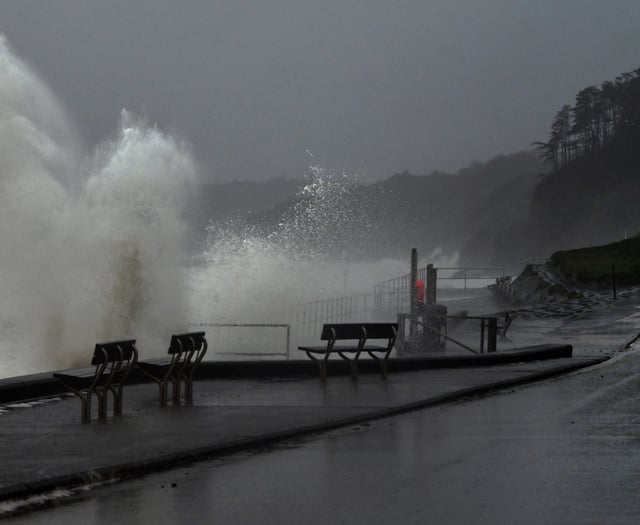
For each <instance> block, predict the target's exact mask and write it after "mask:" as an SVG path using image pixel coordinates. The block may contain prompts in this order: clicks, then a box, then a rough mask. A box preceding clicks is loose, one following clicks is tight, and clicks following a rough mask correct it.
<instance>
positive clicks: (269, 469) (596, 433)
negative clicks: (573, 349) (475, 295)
mask: <svg viewBox="0 0 640 525" xmlns="http://www.w3.org/2000/svg"><path fill="white" fill-rule="evenodd" d="M638 371H640V352H639V351H633V352H627V353H624V354H620V355H618V356H617V357H615V358H614V359H612V360H611V361H609V362H607V363H604V364H602V365H599V366H597V367H594V368H590V369H586V370H584V371H581V372H578V373H574V374H571V375H569V376H564V377H561V378H557V379H554V380H548V381H545V382H543V383H538V384H534V385H530V386H526V387H519V388H517V389H512V390H509V391H505V392H502V393H500V394H497V395H492V396H487V397H483V398H478V399H474V400H471V401H466V402H460V403H457V404H450V405H446V406H442V407H438V408H431V409H425V410H420V411H416V412H413V413H410V414H406V415H402V416H397V417H393V418H389V419H386V420H379V421H374V422H371V423H369V424H359V425H355V426H353V427H349V428H345V429H342V430H338V431H331V432H326V433H322V434H317V435H314V436H311V437H307V438H304V439H299V440H295V441H289V442H285V443H283V444H281V445H279V446H278V447H276V448H272V449H263V450H260V451H257V452H254V453H244V454H237V455H234V456H228V457H226V458H224V459H221V460H217V461H212V462H208V463H200V464H197V465H192V466H191V467H188V468H181V469H176V470H173V471H169V472H164V473H160V474H154V475H149V476H147V477H145V478H142V479H139V480H136V481H132V482H124V483H121V484H117V485H113V486H110V487H107V488H101V489H96V490H93V491H90V492H87V493H86V494H84V496H83V495H80V496H79V497H78V499H77V501H75V502H74V503H71V504H68V505H64V506H60V507H57V508H53V509H51V508H50V509H47V510H45V511H42V512H32V513H29V514H25V515H21V516H17V517H15V518H9V519H7V520H6V523H21V524H22V523H24V524H36V523H65V524H69V525H71V524H81V523H83V524H84V523H97V524H101V523H105V524H106V523H109V524H111V523H131V524H137V523H140V524H142V523H145V524H146V523H159V524H160V523H172V524H173V523H225V524H236V523H238V524H249V523H258V524H286V523H305V524H316V523H317V524H326V523H346V524H351V523H353V524H356V523H367V524H381V523H411V524H412V523H416V524H417V523H474V524H484V523H486V524H492V525H493V524H500V523H505V524H507V523H508V524H511V523H519V524H543V523H554V524H555V523H562V524H589V523H593V524H603V523H607V524H634V525H635V524H637V523H640V497H638V494H639V493H640V375H639V374H638ZM114 502H117V503H115V504H114Z"/></svg>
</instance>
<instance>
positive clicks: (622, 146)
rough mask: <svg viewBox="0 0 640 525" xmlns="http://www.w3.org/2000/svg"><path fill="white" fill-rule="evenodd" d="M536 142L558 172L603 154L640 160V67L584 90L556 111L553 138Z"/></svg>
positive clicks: (637, 161) (619, 158)
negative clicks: (584, 159)
mask: <svg viewBox="0 0 640 525" xmlns="http://www.w3.org/2000/svg"><path fill="white" fill-rule="evenodd" d="M533 145H535V146H536V147H537V149H538V150H539V152H540V158H541V159H542V160H543V161H545V162H546V163H548V164H550V165H551V166H552V167H553V170H554V171H557V170H559V169H561V168H563V167H564V166H567V165H568V164H569V163H572V162H574V161H576V160H578V159H581V158H585V157H589V156H594V155H603V154H604V156H607V155H610V156H612V157H613V156H616V157H617V160H618V161H619V162H625V163H627V164H629V163H633V164H635V163H640V153H639V152H640V68H638V69H636V70H634V71H631V72H630V73H623V74H621V75H619V76H618V77H617V78H616V79H615V80H614V81H606V82H603V83H602V84H601V85H600V86H599V87H598V86H589V87H586V88H584V89H582V90H581V91H580V92H579V93H578V94H577V95H576V100H575V105H574V106H573V107H571V106H569V105H564V106H563V107H562V108H561V109H560V111H558V113H556V116H555V117H554V119H553V122H552V124H551V131H550V133H549V140H548V141H547V142H535V143H534V144H533Z"/></svg>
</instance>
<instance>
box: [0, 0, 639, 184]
mask: <svg viewBox="0 0 640 525" xmlns="http://www.w3.org/2000/svg"><path fill="white" fill-rule="evenodd" d="M639 27H640V2H639V1H638V0H611V1H609V2H603V1H602V0H597V1H596V0H536V1H531V0H482V1H477V2H472V1H469V0H393V1H392V0H322V1H314V2H311V1H308V0H253V1H248V0H181V1H179V2H178V1H175V0H173V1H170V0H102V1H97V0H40V1H36V0H0V33H4V34H5V35H6V37H7V39H8V42H9V45H10V46H11V47H12V49H13V50H14V52H15V53H16V54H17V55H18V56H19V57H20V58H21V59H23V60H25V61H26V62H28V63H29V64H31V65H32V66H33V67H34V68H35V70H36V71H37V72H38V73H39V74H40V75H41V77H42V78H43V79H44V80H45V82H46V83H47V84H48V85H49V86H50V87H51V89H52V90H53V91H54V92H55V93H56V95H57V96H58V97H59V98H60V100H61V101H62V103H63V104H64V105H65V107H66V109H67V110H68V112H69V113H70V115H71V117H72V118H73V119H74V120H75V122H76V124H77V126H78V129H79V131H80V133H81V134H82V136H83V137H84V140H85V142H86V144H87V145H88V147H91V146H92V145H94V144H96V143H97V142H99V141H101V140H103V139H105V138H109V136H110V135H111V134H113V133H115V131H116V128H117V122H118V120H119V118H120V111H121V109H122V108H126V109H128V110H129V111H131V112H133V113H135V114H137V115H139V116H142V117H144V118H146V119H147V120H148V121H149V122H150V123H152V124H153V123H157V124H158V126H159V127H160V128H162V129H164V130H169V131H172V132H175V133H176V134H177V135H179V136H181V137H183V138H185V139H186V140H187V141H189V142H190V143H191V144H192V146H193V150H194V153H195V155H196V158H197V159H198V160H199V162H200V163H201V165H202V168H203V173H204V174H205V176H206V177H207V178H209V179H210V180H212V181H227V180H232V179H244V180H262V179H267V178H270V177H276V176H280V175H287V176H290V177H299V176H302V175H303V174H304V172H305V170H306V169H307V168H308V166H309V165H310V164H315V163H319V164H321V165H324V166H327V167H331V168H335V169H338V170H345V171H348V172H353V173H356V174H359V175H360V176H361V177H364V178H379V177H386V176H389V175H391V174H393V173H395V172H399V171H404V170H405V169H407V170H409V171H410V172H412V173H429V172H431V171H433V170H442V171H455V170H458V169H460V168H462V167H464V166H466V165H467V164H469V163H470V162H471V161H473V160H479V161H483V160H488V159H490V158H492V157H494V156H495V155H498V154H504V153H512V152H515V151H519V150H522V149H528V148H529V147H530V143H531V142H533V141H537V140H545V139H546V138H547V133H548V129H549V125H550V123H551V120H552V118H553V116H554V114H555V113H556V111H557V110H558V109H559V108H560V107H561V106H562V105H563V104H567V103H568V104H572V103H573V102H574V97H575V95H576V93H577V92H578V91H579V90H580V89H582V88H584V87H587V86H589V85H594V84H600V83H601V82H602V81H604V80H612V79H614V78H615V77H616V76H617V75H618V74H620V73H623V72H626V71H631V70H633V69H636V68H638V67H640V30H638V28H639Z"/></svg>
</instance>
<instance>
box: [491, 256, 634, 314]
mask: <svg viewBox="0 0 640 525" xmlns="http://www.w3.org/2000/svg"><path fill="white" fill-rule="evenodd" d="M489 289H490V290H491V291H492V292H493V293H495V295H496V296H497V297H498V298H499V299H500V300H501V301H502V302H503V303H504V305H505V307H506V308H505V310H506V311H509V312H510V313H511V314H513V315H515V316H517V317H520V318H524V319H527V318H529V319H531V318H534V319H535V318H548V317H570V318H571V317H579V316H581V315H584V314H585V313H590V312H594V311H597V310H600V309H602V308H606V307H608V306H610V305H611V304H613V303H614V302H615V301H617V300H626V299H633V298H634V297H637V298H638V299H639V300H640V287H637V286H635V287H624V288H621V289H618V290H617V291H616V293H615V298H614V291H613V287H609V288H603V287H595V286H593V287H587V286H584V285H580V284H578V283H575V282H570V281H569V280H567V279H565V278H564V277H563V276H562V275H561V274H560V273H559V272H558V271H557V270H556V269H555V268H554V266H553V264H552V263H551V262H546V263H543V264H529V265H527V266H526V267H525V269H524V270H523V271H522V272H521V273H520V274H519V275H518V276H517V277H516V278H512V277H511V276H506V277H501V278H498V279H496V283H495V284H493V285H490V286H489Z"/></svg>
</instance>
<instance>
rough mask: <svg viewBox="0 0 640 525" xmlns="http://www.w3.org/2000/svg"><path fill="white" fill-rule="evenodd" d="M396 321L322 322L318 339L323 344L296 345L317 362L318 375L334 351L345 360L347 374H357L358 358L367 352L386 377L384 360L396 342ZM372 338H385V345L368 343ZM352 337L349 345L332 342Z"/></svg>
mask: <svg viewBox="0 0 640 525" xmlns="http://www.w3.org/2000/svg"><path fill="white" fill-rule="evenodd" d="M397 332H398V323H340V324H325V325H324V326H323V327H322V333H321V334H320V339H321V340H322V341H326V342H327V344H326V345H325V346H299V347H298V350H302V351H303V352H306V354H307V356H308V357H309V358H310V359H311V360H313V361H315V362H316V363H318V366H319V367H320V379H322V381H325V380H326V378H327V360H328V359H329V356H330V355H331V354H334V353H335V354H338V355H339V356H340V357H341V358H342V359H344V360H346V361H348V362H349V366H350V369H351V377H352V378H353V379H354V380H355V379H356V375H357V366H358V358H359V357H360V354H362V353H363V352H367V353H368V354H369V355H370V356H371V357H372V358H374V359H376V360H377V361H378V363H379V364H380V371H381V373H382V377H385V378H386V377H387V361H388V360H389V354H390V353H391V350H392V349H393V346H394V345H395V342H396V334H397ZM372 339H374V340H375V339H385V340H386V344H385V345H372V344H369V343H368V342H369V341H370V340H372ZM348 340H350V341H353V343H352V344H350V345H336V341H348Z"/></svg>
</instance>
